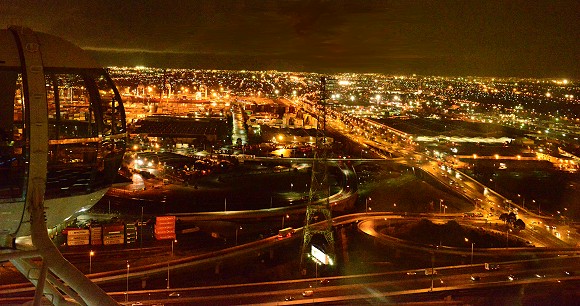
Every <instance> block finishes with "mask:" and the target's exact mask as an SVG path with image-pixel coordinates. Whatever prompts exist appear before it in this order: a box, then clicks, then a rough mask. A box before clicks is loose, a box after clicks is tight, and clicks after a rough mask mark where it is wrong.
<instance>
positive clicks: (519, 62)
mask: <svg viewBox="0 0 580 306" xmlns="http://www.w3.org/2000/svg"><path fill="white" fill-rule="evenodd" d="M0 24H1V25H2V27H6V26H7V25H9V24H20V25H25V26H28V27H31V28H33V29H34V30H37V31H42V32H46V33H50V34H54V35H58V36H62V37H64V38H65V39H67V40H70V41H72V42H73V43H75V44H77V45H79V46H81V47H83V48H85V49H88V50H90V51H91V52H92V53H93V55H94V56H95V58H96V59H97V60H98V61H99V62H100V63H101V64H102V65H105V66H113V65H114V66H135V65H144V66H153V67H170V68H200V69H245V70H266V69H275V70H279V71H307V72H380V73H387V74H412V73H416V74H421V75H459V76H468V75H472V76H524V77H558V78H570V79H573V78H580V64H579V60H580V1H574V0H572V1H557V0H534V1H529V0H526V1H516V0H510V1H481V0H474V1H469V0H465V1H410V0H409V1H369V0H349V1H346V0H337V1H316V0H311V1H290V0H278V1H274V0H256V1H250V0H237V1H219V0H208V1H125V0H116V1H42V2H41V1H17V0H12V1H11V0H8V1H6V0H1V1H0Z"/></svg>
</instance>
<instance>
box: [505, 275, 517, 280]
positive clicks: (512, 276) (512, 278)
mask: <svg viewBox="0 0 580 306" xmlns="http://www.w3.org/2000/svg"><path fill="white" fill-rule="evenodd" d="M507 279H508V280H509V281H514V280H516V279H518V278H517V277H516V276H515V275H513V274H510V275H508V277H507Z"/></svg>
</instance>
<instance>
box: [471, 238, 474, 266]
mask: <svg viewBox="0 0 580 306" xmlns="http://www.w3.org/2000/svg"><path fill="white" fill-rule="evenodd" d="M474 245H475V242H472V243H471V265H472V266H473V246H474Z"/></svg>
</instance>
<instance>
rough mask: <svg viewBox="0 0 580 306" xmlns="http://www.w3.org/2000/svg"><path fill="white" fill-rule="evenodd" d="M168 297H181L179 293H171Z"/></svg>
mask: <svg viewBox="0 0 580 306" xmlns="http://www.w3.org/2000/svg"><path fill="white" fill-rule="evenodd" d="M168 296H169V297H179V296H181V294H180V293H179V292H171V293H170V294H169V295H168Z"/></svg>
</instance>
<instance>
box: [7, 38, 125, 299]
mask: <svg viewBox="0 0 580 306" xmlns="http://www.w3.org/2000/svg"><path fill="white" fill-rule="evenodd" d="M9 29H10V31H11V32H12V33H13V35H14V37H15V38H16V41H17V45H18V49H19V50H18V51H19V53H20V60H21V65H22V67H24V69H23V86H24V98H25V99H26V100H28V103H29V105H30V108H29V109H30V110H29V111H27V112H26V115H27V116H28V118H27V119H28V120H27V121H28V123H29V124H28V134H27V138H28V139H27V140H28V141H29V145H30V147H29V167H28V183H27V184H28V185H27V195H26V210H27V211H26V213H27V215H28V216H29V218H30V222H29V224H30V233H31V238H32V245H33V246H34V248H36V252H37V253H38V255H39V256H40V257H41V258H42V263H41V264H40V267H38V264H35V263H33V262H32V261H30V260H23V259H24V258H25V257H29V256H28V255H29V254H30V252H22V254H23V256H22V257H20V258H16V257H15V258H12V259H11V260H10V261H11V262H12V263H13V264H14V265H15V266H16V267H17V268H19V270H20V272H21V273H25V276H27V277H28V278H29V279H30V280H31V282H32V283H33V284H34V285H35V286H36V288H37V290H36V293H35V295H34V305H41V302H42V301H41V298H42V296H43V294H44V296H46V297H47V298H49V300H50V301H51V302H52V303H53V305H71V302H69V301H67V300H66V299H65V297H64V296H63V295H62V294H60V292H59V290H57V288H61V290H62V289H65V290H62V291H63V292H65V293H68V295H69V297H70V298H73V299H75V300H76V302H77V303H78V304H81V305H118V304H117V303H116V302H115V301H114V300H113V299H112V298H111V297H110V296H109V295H107V293H105V292H104V291H103V290H102V289H101V288H100V287H99V286H97V285H96V284H94V283H92V282H91V281H90V280H89V279H88V278H87V277H86V276H85V275H84V274H83V273H82V272H80V271H79V270H78V269H77V268H76V267H75V266H73V265H72V264H71V263H70V262H68V261H67V260H66V259H65V258H64V257H63V256H62V254H61V253H60V251H59V250H58V249H57V248H56V246H55V245H54V244H53V242H52V241H51V240H50V238H49V237H48V232H47V229H46V220H45V212H44V192H45V188H46V175H47V174H46V171H47V156H48V106H47V105H48V104H47V101H46V88H45V86H46V82H45V77H44V69H43V63H42V54H41V51H40V44H39V41H38V38H37V37H36V35H35V33H34V32H33V31H32V30H30V29H27V28H23V27H10V28H9ZM17 254H18V253H15V255H17ZM61 281H62V282H61ZM47 282H48V283H47ZM65 285H66V286H65ZM67 287H69V288H70V289H66V288H67Z"/></svg>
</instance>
